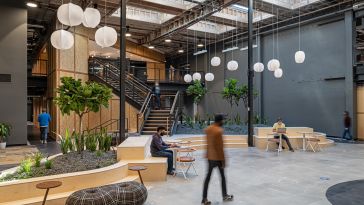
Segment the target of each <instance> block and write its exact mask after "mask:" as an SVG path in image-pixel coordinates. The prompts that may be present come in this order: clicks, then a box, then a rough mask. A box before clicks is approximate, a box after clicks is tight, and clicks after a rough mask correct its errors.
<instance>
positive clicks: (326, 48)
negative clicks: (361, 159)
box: [173, 15, 354, 136]
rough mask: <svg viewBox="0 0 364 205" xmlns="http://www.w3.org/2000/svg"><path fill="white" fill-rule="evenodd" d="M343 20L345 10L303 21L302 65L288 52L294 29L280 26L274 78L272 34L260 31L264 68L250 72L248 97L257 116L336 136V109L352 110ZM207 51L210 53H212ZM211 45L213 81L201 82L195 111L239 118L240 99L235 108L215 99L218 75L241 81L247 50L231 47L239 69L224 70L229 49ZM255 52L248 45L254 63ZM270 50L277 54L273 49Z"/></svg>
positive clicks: (202, 63) (294, 45) (294, 42)
mask: <svg viewBox="0 0 364 205" xmlns="http://www.w3.org/2000/svg"><path fill="white" fill-rule="evenodd" d="M348 16H349V17H350V15H348ZM328 20H330V21H328ZM348 23H351V21H350V19H349V20H345V15H340V16H336V17H335V18H331V19H324V20H321V21H319V22H314V23H310V24H307V25H303V26H302V27H301V50H304V51H305V53H306V61H305V62H304V63H303V64H296V63H295V62H294V54H295V52H296V51H297V50H298V28H297V27H295V28H291V29H287V30H283V29H282V30H280V32H279V57H278V59H279V60H280V62H281V67H282V69H283V71H284V74H283V77H282V78H281V79H276V78H274V76H273V72H270V71H268V70H267V68H266V65H267V63H268V61H269V60H270V59H271V58H272V52H273V49H272V43H273V41H272V39H273V38H272V35H271V34H265V35H261V36H260V37H259V38H258V39H259V41H260V53H261V55H260V57H261V61H262V62H263V63H264V65H265V71H264V72H263V73H256V74H255V79H254V86H255V89H256V90H257V91H258V93H259V96H258V97H257V98H256V99H255V101H254V102H255V108H254V111H255V113H256V114H259V115H263V116H264V117H265V118H266V119H267V120H268V122H269V124H272V123H274V121H275V119H276V118H277V117H282V118H284V121H285V122H286V124H287V126H308V127H313V128H314V129H315V130H316V131H321V132H325V133H327V134H328V135H334V136H340V135H341V130H342V113H343V111H344V110H347V109H348V110H349V111H351V112H352V111H353V104H354V97H353V88H352V87H351V88H350V86H348V85H351V84H352V81H353V79H352V77H350V71H351V70H352V64H351V63H350V62H351V58H352V53H351V50H350V48H351V46H352V44H351V37H352V36H351V35H352V33H351V31H350V30H348V29H351V28H352V27H351V25H348ZM254 44H255V43H254ZM348 44H349V46H348ZM239 45H240V47H244V46H246V45H247V43H246V42H244V46H243V45H242V43H241V42H240V43H239ZM226 47H228V46H226ZM213 50H214V49H212V51H211V52H212V53H211V57H212V56H213V55H214V51H213ZM217 50H218V54H217V55H218V56H220V57H221V58H222V64H221V65H220V66H219V67H216V68H211V71H212V72H213V73H214V74H215V80H214V81H213V82H207V88H208V90H209V91H208V94H207V95H206V97H205V98H204V100H203V102H202V103H201V106H200V107H199V114H200V115H201V116H204V115H206V113H210V114H213V113H227V114H230V116H235V115H236V114H237V113H239V114H240V115H241V117H242V119H246V116H247V111H246V109H245V108H244V107H243V103H240V106H239V107H236V106H234V107H233V108H231V107H230V105H229V104H228V103H227V102H226V101H224V100H223V99H222V98H221V95H220V92H221V91H222V89H223V86H224V80H225V79H227V78H230V77H233V78H236V79H239V81H241V82H242V83H244V84H247V50H246V51H240V50H237V51H235V52H234V58H235V60H237V61H238V62H239V69H238V70H237V71H233V72H231V71H228V70H227V69H226V64H227V62H228V61H229V60H231V58H232V57H231V52H230V53H225V54H223V53H221V50H222V46H221V45H219V47H218V49H217ZM257 52H258V50H257V48H254V62H256V61H257V56H258V55H257ZM275 54H276V57H277V52H276V51H275ZM211 57H208V54H205V55H203V56H199V58H198V65H197V68H205V70H206V67H207V66H208V64H207V63H208V61H209V59H211ZM190 58H191V57H190ZM185 60H186V57H185V56H183V57H181V58H177V59H174V60H173V63H174V65H176V66H177V65H179V64H182V62H185ZM190 63H191V67H192V70H193V71H194V69H195V67H196V66H195V58H191V61H190ZM198 70H203V69H198ZM348 71H349V72H348ZM185 105H186V110H187V111H186V112H187V113H188V114H192V102H191V101H188V100H186V101H185Z"/></svg>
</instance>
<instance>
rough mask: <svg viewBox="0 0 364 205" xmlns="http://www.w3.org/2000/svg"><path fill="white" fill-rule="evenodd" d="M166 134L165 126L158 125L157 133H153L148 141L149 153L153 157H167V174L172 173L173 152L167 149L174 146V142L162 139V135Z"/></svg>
mask: <svg viewBox="0 0 364 205" xmlns="http://www.w3.org/2000/svg"><path fill="white" fill-rule="evenodd" d="M165 134H166V128H165V127H162V126H160V127H158V128H157V133H155V134H154V135H153V139H152V142H151V143H150V153H151V154H152V156H153V157H167V158H168V169H167V174H169V175H174V171H173V152H172V151H171V150H167V149H168V148H171V147H176V145H174V144H167V143H165V142H164V141H163V139H162V136H164V135H165Z"/></svg>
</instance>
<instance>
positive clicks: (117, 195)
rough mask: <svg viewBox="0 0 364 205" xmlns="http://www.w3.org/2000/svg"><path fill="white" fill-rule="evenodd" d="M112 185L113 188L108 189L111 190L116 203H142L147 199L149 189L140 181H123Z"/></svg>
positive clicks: (120, 204)
mask: <svg viewBox="0 0 364 205" xmlns="http://www.w3.org/2000/svg"><path fill="white" fill-rule="evenodd" d="M111 186H112V189H110V188H109V187H108V188H107V189H108V190H110V191H111V193H112V194H111V195H112V196H113V197H114V201H115V205H142V204H144V202H145V201H146V200H147V197H148V192H147V189H146V188H145V186H144V185H142V184H140V183H138V182H134V181H131V182H122V183H119V184H114V185H111Z"/></svg>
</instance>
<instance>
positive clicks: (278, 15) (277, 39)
mask: <svg viewBox="0 0 364 205" xmlns="http://www.w3.org/2000/svg"><path fill="white" fill-rule="evenodd" d="M278 16H279V9H278V8H277V58H278V59H279V38H278V37H279V34H278V29H279V25H278V21H279V18H278Z"/></svg>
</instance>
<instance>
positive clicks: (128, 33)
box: [125, 26, 131, 37]
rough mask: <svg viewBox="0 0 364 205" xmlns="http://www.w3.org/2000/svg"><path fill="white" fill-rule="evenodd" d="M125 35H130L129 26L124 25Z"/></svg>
mask: <svg viewBox="0 0 364 205" xmlns="http://www.w3.org/2000/svg"><path fill="white" fill-rule="evenodd" d="M125 37H131V33H130V29H129V26H127V27H126V33H125Z"/></svg>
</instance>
